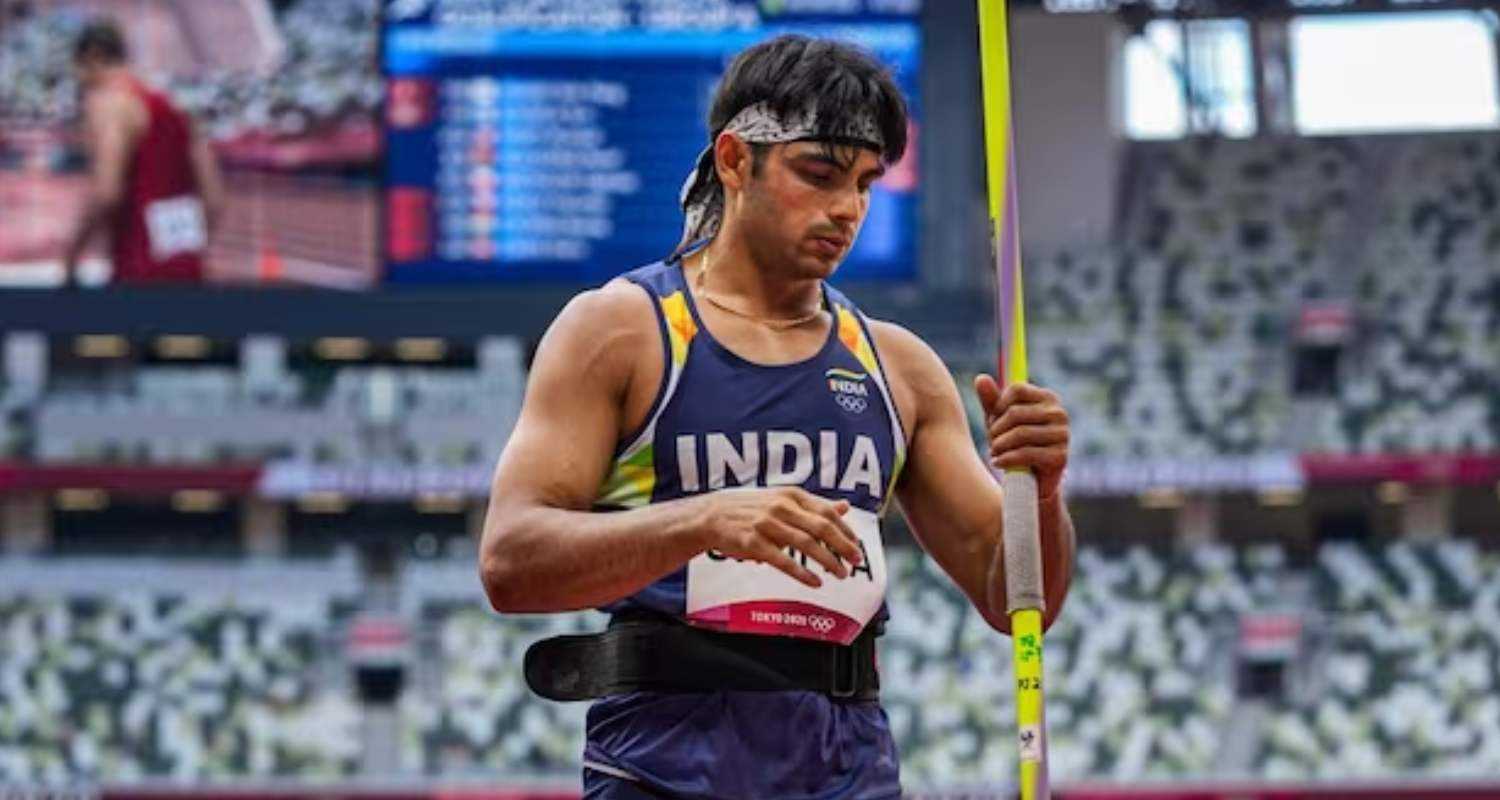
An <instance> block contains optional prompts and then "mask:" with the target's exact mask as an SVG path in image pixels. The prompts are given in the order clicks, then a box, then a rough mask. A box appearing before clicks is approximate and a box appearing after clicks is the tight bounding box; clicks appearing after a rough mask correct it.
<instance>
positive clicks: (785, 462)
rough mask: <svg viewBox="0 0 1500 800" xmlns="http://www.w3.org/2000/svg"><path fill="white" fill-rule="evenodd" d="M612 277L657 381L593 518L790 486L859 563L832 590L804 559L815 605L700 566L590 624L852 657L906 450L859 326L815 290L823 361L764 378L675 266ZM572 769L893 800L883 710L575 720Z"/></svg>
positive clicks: (798, 701)
mask: <svg viewBox="0 0 1500 800" xmlns="http://www.w3.org/2000/svg"><path fill="white" fill-rule="evenodd" d="M625 277H626V278H627V279H629V280H630V281H631V282H633V283H635V284H637V285H639V286H641V287H642V288H644V289H645V290H646V291H647V292H649V293H650V294H651V297H652V301H653V305H654V306H655V308H656V313H657V320H658V322H659V324H660V330H661V333H662V348H663V354H664V356H665V364H666V369H665V371H664V374H663V376H662V382H661V388H660V390H659V392H658V396H657V398H656V401H655V403H654V404H653V406H652V409H651V411H650V413H649V414H648V416H647V419H646V421H645V423H644V424H643V425H642V426H641V429H640V430H638V431H635V432H633V433H632V435H630V436H628V437H626V438H625V439H624V440H623V441H622V443H621V445H620V447H619V449H618V452H617V453H616V458H615V463H614V468H613V469H612V471H611V473H610V474H609V476H608V477H607V478H606V479H605V482H604V484H603V486H601V488H600V491H599V496H598V499H597V502H596V505H597V507H598V508H599V509H601V510H609V509H616V510H618V509H628V508H635V507H639V506H643V505H646V504H649V503H659V502H666V501H669V500H674V499H678V498H681V497H686V496H690V495H694V494H699V493H703V492H710V491H725V490H733V489H735V488H738V487H763V486H801V487H802V488H803V489H805V490H807V491H808V492H810V493H812V494H815V495H818V496H821V497H825V498H828V499H831V500H847V501H849V504H850V510H849V512H848V513H847V514H846V515H845V521H846V522H848V523H849V526H850V527H851V528H852V529H853V530H854V531H855V532H856V534H857V535H858V537H859V539H860V546H861V549H862V550H863V554H864V558H863V560H862V563H861V564H860V565H858V566H857V567H855V568H853V570H852V571H851V574H850V576H849V577H848V578H845V579H839V578H837V577H835V576H834V575H832V574H831V573H828V572H826V571H824V570H823V568H822V567H821V566H820V565H818V564H817V563H816V562H814V561H811V560H805V564H806V566H807V567H808V569H810V570H812V571H813V572H814V573H815V574H818V575H819V577H820V578H822V580H823V585H822V587H820V588H818V589H813V588H811V587H808V586H805V585H803V584H801V583H800V582H798V581H796V580H794V579H792V578H791V577H789V576H786V575H785V574H783V573H782V572H780V571H779V570H777V569H775V568H774V567H770V566H767V565H764V564H759V563H754V562H739V561H736V560H734V559H730V558H726V557H723V556H722V555H720V554H718V553H715V552H712V551H710V552H708V553H703V554H700V555H698V556H697V557H695V558H694V559H693V560H692V561H691V562H689V564H687V565H686V566H684V567H683V568H681V569H679V570H677V571H676V572H674V573H673V574H671V575H668V576H667V577H665V578H662V579H661V580H659V581H657V582H656V583H654V584H652V585H651V586H648V587H646V588H645V589H643V590H641V591H640V592H638V593H637V594H635V595H633V596H631V597H629V598H626V599H624V600H622V601H620V602H618V603H615V604H613V605H611V606H609V607H608V608H606V609H605V610H606V611H610V612H615V611H620V610H622V609H627V608H645V609H649V610H652V611H656V612H659V613H663V614H668V615H672V616H675V617H678V618H680V619H683V620H684V621H686V622H688V623H689V624H693V625H697V626H700V627H705V628H711V629H714V630H719V631H726V632H730V633H738V634H743V635H768V636H792V637H799V638H807V639H815V640H820V641H830V642H838V643H844V644H847V643H848V642H850V641H852V640H853V639H854V638H855V637H856V636H857V635H858V634H859V633H860V631H861V630H863V629H864V628H865V627H866V626H867V625H869V624H871V623H873V622H878V621H879V620H880V619H881V618H883V616H884V615H885V606H884V598H885V586H886V579H887V575H886V566H885V554H884V549H883V547H882V544H881V537H880V521H881V519H882V518H883V516H884V514H885V512H886V510H887V509H888V507H889V505H890V502H891V498H892V494H893V492H894V488H895V483H896V479H897V477H898V475H899V474H900V470H901V465H902V461H903V459H904V457H905V447H906V442H905V436H904V434H903V432H902V428H901V425H900V421H899V419H898V417H897V414H896V409H895V405H894V403H893V401H892V398H891V394H890V391H889V389H888V388H887V385H886V381H885V375H884V373H883V371H882V369H881V366H880V360H879V357H878V356H877V355H876V352H875V347H874V342H873V340H872V337H871V335H870V331H869V328H868V326H867V324H866V322H865V320H864V318H863V316H862V315H861V314H860V312H859V310H858V309H857V308H856V307H855V306H854V305H853V304H852V303H850V302H849V300H848V299H847V298H845V297H844V296H843V295H842V294H840V293H839V292H838V291H836V290H835V289H833V288H832V287H829V286H826V285H825V286H824V288H823V298H824V308H825V310H826V311H827V312H828V313H829V314H830V315H831V316H832V319H833V325H832V330H831V331H830V332H829V336H828V339H827V341H826V342H825V343H824V345H823V347H822V348H821V349H819V351H818V352H817V353H816V354H815V355H813V356H812V357H811V358H808V359H806V360H804V361H800V362H797V363H794V364H785V365H775V366H769V365H763V364H757V363H754V362H751V361H747V360H745V359H743V358H741V357H739V356H738V355H736V354H734V353H733V352H731V351H730V350H729V349H728V348H726V347H724V346H723V345H722V344H720V343H719V342H717V341H715V340H714V338H713V336H712V335H711V334H710V333H709V331H708V330H707V329H706V328H705V327H704V325H703V321H702V319H701V318H700V317H699V315H698V311H697V308H696V307H695V306H694V303H693V298H692V295H691V293H690V292H689V291H688V289H687V286H686V283H685V281H684V278H683V273H682V269H681V266H680V264H677V263H670V264H669V263H662V262H658V263H655V264H651V265H649V266H646V267H642V268H640V269H637V270H635V271H633V272H630V273H628V274H627V275H626V276H625ZM585 762H586V763H588V764H592V765H595V766H597V767H601V768H604V769H605V770H608V771H610V772H611V773H617V774H618V773H624V774H629V775H632V776H635V777H636V778H639V779H640V780H642V781H644V782H646V783H648V784H650V785H652V786H654V787H656V788H658V789H661V790H664V791H667V792H670V793H672V794H674V795H680V796H683V797H694V798H696V797H703V798H709V797H712V798H746V799H747V800H748V799H749V798H768V797H776V798H808V799H811V798H834V797H838V798H851V797H853V798H885V797H899V795H900V786H899V782H898V777H897V772H898V770H897V763H896V753H895V746H894V743H893V742H892V739H891V735H890V729H889V725H888V723H887V720H886V716H885V712H884V711H882V710H881V709H880V707H879V705H878V704H877V703H875V702H863V703H860V702H847V701H833V700H831V699H830V698H828V697H826V696H824V695H822V694H818V693H814V692H800V691H793V692H714V693H696V694H658V693H644V692H642V693H633V694H627V695H620V696H615V697H610V698H606V699H604V700H601V701H599V702H597V703H596V704H595V705H594V706H593V707H592V708H591V709H590V710H589V715H588V744H587V751H586V753H585Z"/></svg>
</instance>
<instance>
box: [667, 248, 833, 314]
mask: <svg viewBox="0 0 1500 800" xmlns="http://www.w3.org/2000/svg"><path fill="white" fill-rule="evenodd" d="M708 266H709V260H708V250H707V249H704V251H703V266H702V267H701V268H699V270H698V277H697V278H696V279H695V280H694V281H693V288H695V289H697V290H698V296H699V297H701V298H703V299H704V300H707V301H708V302H709V305H712V306H713V307H714V308H717V309H719V310H720V311H723V312H726V313H729V314H733V315H734V316H736V317H739V318H740V319H745V320H749V321H751V322H754V323H756V324H759V325H764V326H766V327H767V328H770V329H771V330H773V331H785V330H791V329H792V328H796V327H798V326H800V325H806V324H807V323H809V322H812V321H813V320H815V319H817V318H818V317H820V316H822V314H823V307H822V303H819V304H818V309H817V310H816V311H813V312H812V313H811V314H807V315H804V316H801V317H797V318H796V319H766V318H765V317H757V316H755V315H753V314H747V313H745V312H744V311H741V310H739V309H737V308H734V307H732V306H730V305H727V304H726V303H724V302H723V301H721V300H717V299H715V298H714V296H713V295H711V294H709V293H708V289H707V288H705V287H704V285H703V282H704V281H705V280H707V278H708Z"/></svg>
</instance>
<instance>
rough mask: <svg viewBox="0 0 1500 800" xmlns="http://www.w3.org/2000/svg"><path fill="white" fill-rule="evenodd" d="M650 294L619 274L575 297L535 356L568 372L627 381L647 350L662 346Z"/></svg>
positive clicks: (647, 352)
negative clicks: (588, 373) (657, 342)
mask: <svg viewBox="0 0 1500 800" xmlns="http://www.w3.org/2000/svg"><path fill="white" fill-rule="evenodd" d="M651 304H652V301H651V297H650V295H649V294H648V293H647V292H646V291H644V290H643V289H642V288H641V287H640V286H638V285H636V284H633V283H631V282H629V281H627V280H624V279H623V278H616V279H614V280H612V281H610V282H609V283H607V284H605V285H604V286H601V287H599V288H598V289H590V290H588V291H585V292H580V293H579V294H576V295H574V296H573V298H572V299H571V300H569V301H568V302H567V304H566V305H564V306H563V308H562V310H561V311H559V312H558V314H557V317H556V318H554V319H553V321H552V325H551V326H550V327H549V328H548V329H547V333H546V335H544V336H543V337H542V342H541V345H540V346H539V347H538V349H537V359H538V361H542V362H550V364H549V365H551V366H560V367H562V368H564V369H566V370H567V371H569V372H591V373H593V374H594V375H595V376H600V375H603V376H611V377H614V378H617V379H628V377H629V376H630V374H631V373H632V372H633V371H634V368H635V365H637V364H639V363H640V362H641V360H642V357H643V354H644V355H647V356H649V355H650V354H652V353H655V352H657V351H658V350H660V347H661V345H660V344H656V340H657V339H659V338H660V335H659V333H658V328H657V324H656V319H655V314H654V312H653V311H652V307H651Z"/></svg>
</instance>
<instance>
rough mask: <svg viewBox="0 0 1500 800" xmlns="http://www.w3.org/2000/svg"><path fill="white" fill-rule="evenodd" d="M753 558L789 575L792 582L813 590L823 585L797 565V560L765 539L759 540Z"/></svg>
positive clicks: (815, 576)
mask: <svg viewBox="0 0 1500 800" xmlns="http://www.w3.org/2000/svg"><path fill="white" fill-rule="evenodd" d="M754 558H755V560H756V561H759V562H761V563H762V564H767V565H769V566H772V567H775V568H776V569H779V570H781V571H782V572H784V573H786V574H787V575H790V576H791V577H792V579H793V580H795V581H798V582H800V583H804V584H806V585H808V586H811V587H812V588H814V589H817V588H820V587H821V586H822V585H823V581H822V579H820V578H819V577H818V576H817V575H814V574H813V573H812V570H810V569H808V568H807V567H804V566H802V565H801V564H800V563H798V562H797V559H795V558H792V557H791V555H789V554H788V553H787V551H786V550H783V549H782V548H780V547H777V546H776V545H774V544H772V543H771V542H769V541H766V540H765V539H761V540H760V546H759V547H757V548H756V554H755V556H754Z"/></svg>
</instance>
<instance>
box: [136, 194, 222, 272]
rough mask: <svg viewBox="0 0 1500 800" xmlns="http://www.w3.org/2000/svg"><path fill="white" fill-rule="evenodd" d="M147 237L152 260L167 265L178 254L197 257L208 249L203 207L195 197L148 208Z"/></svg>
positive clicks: (158, 203)
mask: <svg viewBox="0 0 1500 800" xmlns="http://www.w3.org/2000/svg"><path fill="white" fill-rule="evenodd" d="M146 236H147V238H149V239H150V240H151V257H152V258H153V259H155V260H157V261H164V260H166V259H168V258H171V257H172V256H175V255H177V254H178V253H198V252H202V250H203V248H204V247H206V246H207V245H208V226H207V224H206V223H205V222H204V218H203V203H201V202H199V200H198V198H196V197H192V196H183V197H172V198H168V199H166V200H157V201H156V202H154V203H148V204H147V205H146Z"/></svg>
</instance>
